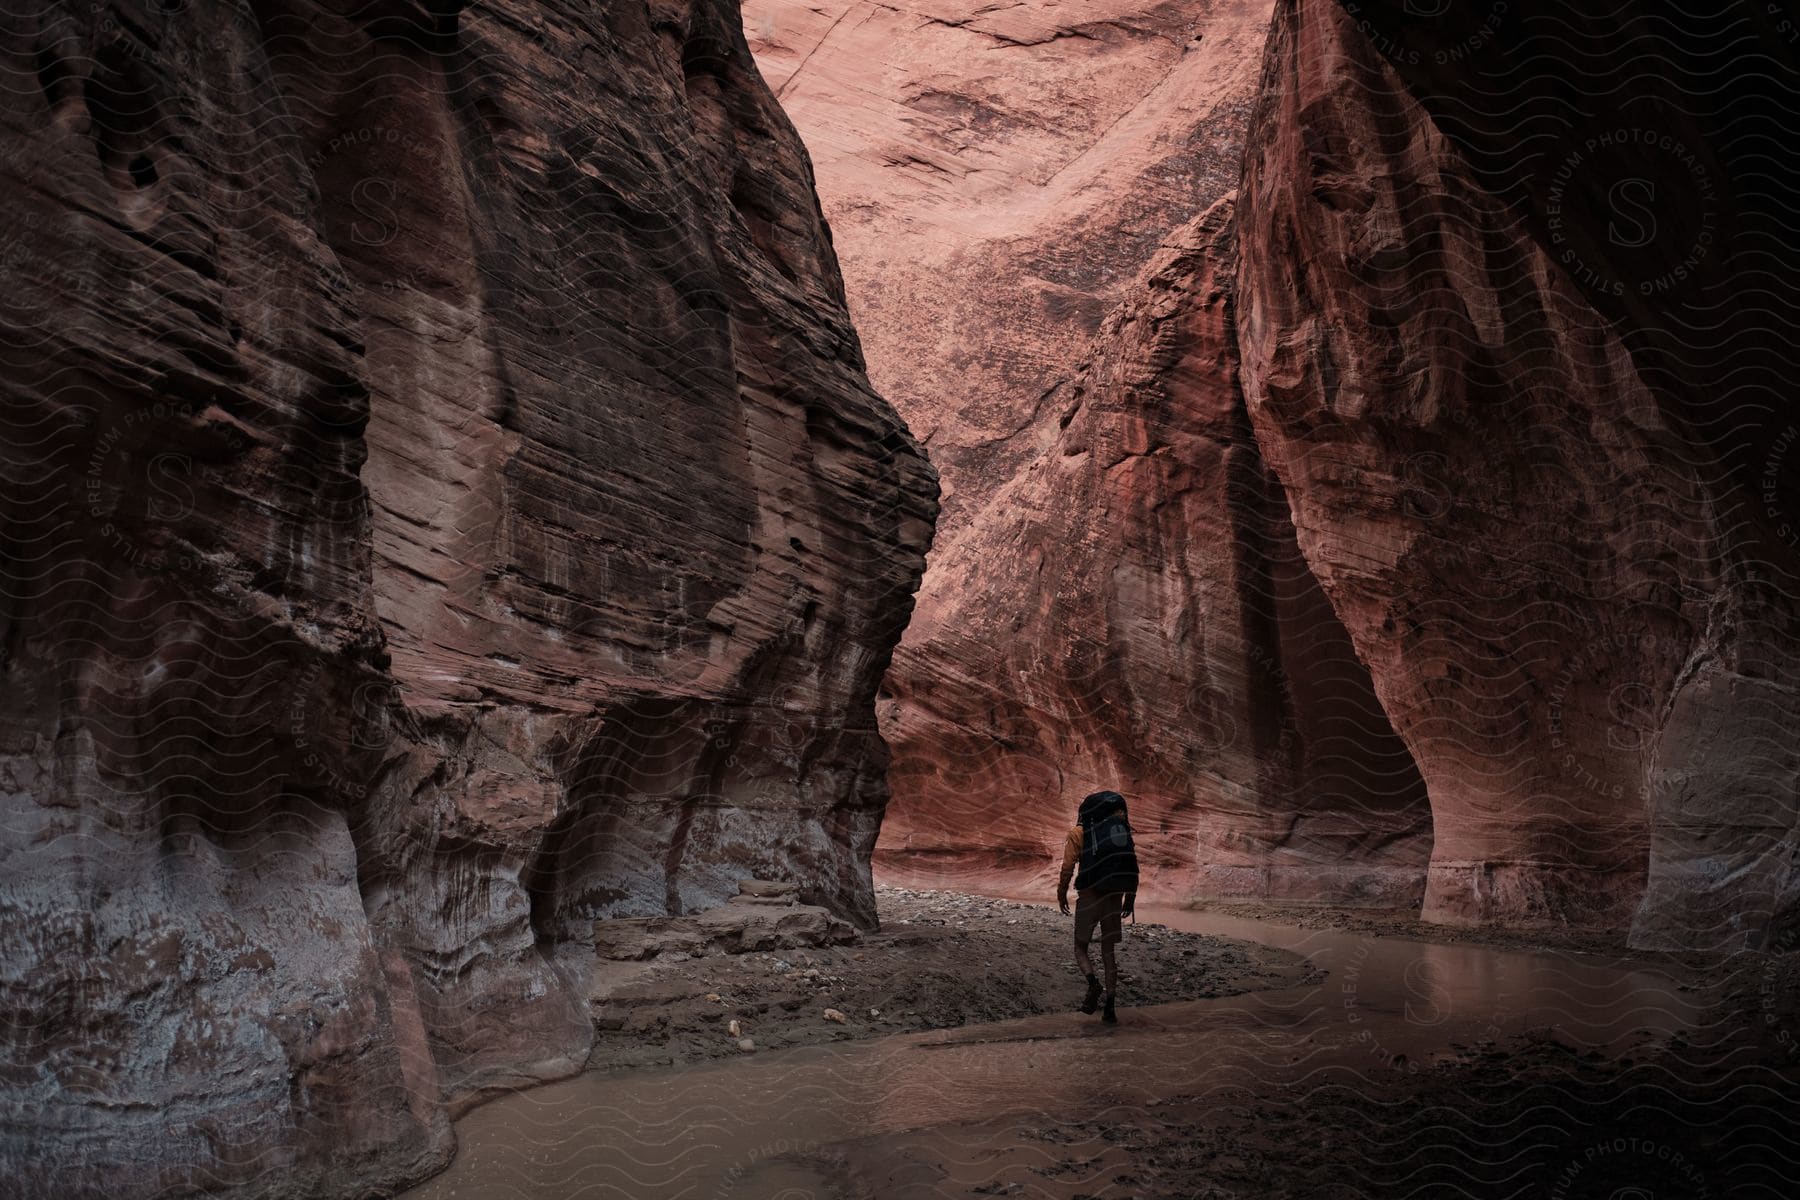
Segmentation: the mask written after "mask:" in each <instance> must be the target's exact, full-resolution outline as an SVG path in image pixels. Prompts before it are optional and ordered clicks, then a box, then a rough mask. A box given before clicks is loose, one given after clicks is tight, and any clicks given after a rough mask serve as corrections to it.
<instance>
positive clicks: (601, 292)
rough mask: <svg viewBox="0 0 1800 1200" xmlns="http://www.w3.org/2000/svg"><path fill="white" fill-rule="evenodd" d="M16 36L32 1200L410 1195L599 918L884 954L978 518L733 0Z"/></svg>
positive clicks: (21, 709)
mask: <svg viewBox="0 0 1800 1200" xmlns="http://www.w3.org/2000/svg"><path fill="white" fill-rule="evenodd" d="M0 28H3V29H4V36H3V38H0V63H3V64H4V70H5V94H6V96H7V97H8V103H7V105H6V110H5V114H4V118H3V120H0V138H3V139H4V149H5V153H4V155H3V156H0V161H3V162H4V163H5V166H4V168H0V170H3V171H4V178H5V195H6V197H7V202H8V207H9V210H10V216H11V219H12V228H13V230H14V233H13V234H12V235H11V237H10V238H9V240H8V242H7V245H6V247H5V251H4V261H5V262H6V264H7V270H6V278H7V288H6V290H5V294H4V296H0V319H3V320H4V323H5V326H6V330H7V337H6V338H5V339H4V345H5V349H4V351H3V353H4V356H5V363H4V366H5V369H4V370H3V371H0V389H3V390H4V406H3V407H0V413H3V414H4V415H3V416H0V422H3V426H0V446H3V447H4V449H3V450H0V454H4V456H5V460H6V469H5V471H4V472H3V473H0V477H3V478H4V480H5V482H4V485H3V490H0V514H3V516H4V523H3V525H0V537H3V538H4V539H5V562H6V568H5V575H4V589H3V592H0V598H3V602H4V610H3V615H0V647H3V650H0V655H3V658H0V674H3V677H4V682H5V687H4V689H3V690H0V864H3V866H4V873H3V881H0V1013H3V1019H4V1023H5V1026H6V1028H7V1029H8V1030H9V1031H10V1032H9V1035H8V1039H7V1049H6V1051H5V1053H4V1055H0V1073H3V1075H4V1080H5V1083H4V1086H0V1180H4V1183H5V1190H7V1191H8V1192H9V1193H15V1194H45V1193H46V1192H48V1191H52V1190H53V1191H55V1192H56V1194H58V1195H68V1196H108V1197H122V1196H132V1195H149V1194H162V1193H164V1192H169V1191H183V1190H186V1189H190V1188H200V1187H205V1188H208V1189H214V1190H227V1191H229V1190H232V1189H250V1190H258V1191H259V1192H260V1191H263V1190H266V1191H268V1192H271V1193H273V1192H283V1193H292V1194H301V1193H317V1194H346V1193H350V1192H359V1193H360V1192H361V1191H362V1190H364V1189H368V1188H391V1187H393V1186H395V1185H397V1184H398V1183H400V1182H401V1181H403V1180H406V1179H409V1178H413V1177H416V1176H418V1175H419V1174H421V1173H423V1172H425V1171H428V1170H430V1169H432V1168H433V1167H435V1166H437V1165H440V1164H441V1163H443V1162H444V1161H445V1160H446V1157H447V1155H448V1154H449V1152H450V1148H451V1139H450V1132H449V1127H448V1121H447V1114H448V1113H449V1112H450V1111H453V1110H454V1109H455V1107H456V1106H458V1105H460V1104H463V1103H466V1102H467V1101H468V1100H469V1098H471V1097H474V1096H476V1095H478V1094H480V1092H481V1091H482V1090H483V1089H486V1088H489V1087H493V1086H498V1085H504V1084H509V1083H515V1082H519V1081H525V1080H531V1079H542V1078H547V1077H551V1076H554V1075H557V1074H563V1073H567V1072H569V1071H572V1070H575V1069H577V1068H578V1067H579V1065H580V1064H581V1062H582V1061H583V1059H584V1057H585V1055H586V1053H587V1050H588V1047H589V1044H590V1042H591V1038H592V1028H591V1024H590V1022H589V1019H588V1016H587V1014H586V1012H585V1011H584V1009H583V1007H582V1004H581V998H582V997H583V996H584V995H585V991H584V988H583V984H582V975H583V972H584V970H585V968H586V964H587V961H588V959H590V958H591V955H592V949H591V938H592V933H591V930H592V927H593V922H594V920H595V919H596V918H604V917H630V916H640V915H651V914H660V913H681V912H687V911H692V910H694V909H697V908H701V907H704V906H706V905H707V904H709V903H713V902H715V901H718V900H721V899H723V898H724V897H725V896H727V895H729V894H730V893H731V892H732V891H733V890H734V888H735V886H736V881H737V879H738V878H739V877H741V876H745V875H761V876H766V877H772V878H784V879H791V880H794V881H796V882H798V883H800V884H801V885H802V891H803V894H804V895H805V896H806V897H807V898H808V899H809V900H813V901H819V902H823V903H825V904H827V905H829V906H831V907H832V908H834V909H835V910H837V911H838V912H839V913H841V914H843V915H846V916H848V917H851V918H853V919H855V920H857V921H860V922H863V923H867V922H869V921H870V920H871V919H872V915H873V910H872V897H871V893H870V889H869V876H868V857H869V853H870V851H871V848H872V846H873V843H874V840H875V836H876V832H877V829H878V825H879V822H880V818H881V812H882V806H883V804H884V802H885V799H886V788H885V782H884V767H885V752H884V750H883V747H882V743H881V739H880V737H879V736H878V734H877V732H876V728H875V723H874V714H873V698H874V693H875V688H876V685H877V682H878V680H879V679H880V677H881V674H882V672H883V670H884V669H885V667H886V664H887V660H888V657H889V655H890V653H891V650H892V648H893V645H894V643H895V642H896V640H897V639H898V637H899V634H900V631H901V629H902V628H903V626H904V624H905V622H906V619H907V616H908V612H909V609H910V607H911V604H910V593H911V591H912V589H913V587H914V586H915V584H916V582H917V579H918V576H919V572H920V570H921V566H922V554H923V550H924V547H925V544H926V542H927V540H928V537H929V530H930V524H931V520H932V516H933V511H934V500H933V497H934V484H933V479H932V474H931V472H930V470H929V468H928V467H927V466H926V465H925V464H924V461H923V459H922V458H921V456H920V455H919V454H918V452H917V450H916V448H915V446H914V444H913V442H912V440H911V439H910V437H909V436H908V434H907V433H906V431H905V429H904V428H903V427H902V425H901V424H900V422H899V421H898V420H897V419H896V417H895V415H894V414H893V413H892V411H891V410H890V409H889V408H888V407H887V406H886V405H885V404H884V403H883V402H882V401H881V400H879V399H878V398H877V397H876V395H875V394H874V393H873V392H872V391H871V390H870V388H869V385H868V383H867V381H866V379H865V377H864V373H863V366H862V360H861V354H860V351H859V349H858V345H857V342H856V338H855V336H854V334H853V333H852V331H851V328H850V324H849V320H848V317H847V315H846V312H845V309H844V305H843V301H842V295H841V284H840V280H839V276H838V272H837V267H836V265H835V262H834V260H833V256H832V254H831V251H830V249H829V243H828V239H827V236H826V234H825V230H824V226H823V223H822V220H821V218H820V214H819V210H818V207H817V204H816V202H815V200H814V198H813V196H812V193H811V178H810V170H809V167H808V165H807V161H806V158H805V156H804V153H803V152H802V150H801V148H800V144H799V142H798V140H797V138H796V137H795V135H794V133H793V131H792V129H791V127H790V126H789V124H788V123H787V121H786V120H785V118H784V117H783V116H782V114H781V112H780V109H779V108H778V106H777V105H776V104H775V102H774V100H773V98H772V96H771V95H770V94H769V92H768V90H767V89H766V87H765V86H764V85H763V84H762V83H761V81H760V79H759V78H758V76H757V74H756V72H755V69H754V66H753V64H752V62H751V60H750V58H749V55H748V52H747V49H746V47H745V45H744V43H743V39H742V35H741V32H740V31H739V28H738V25H737V13H736V10H735V7H734V6H732V5H730V4H728V3H725V2H723V0H688V2H684V0H669V2H662V0H658V2H657V3H653V4H651V5H649V6H647V7H646V6H641V5H625V4H620V5H603V6H598V7H597V8H596V7H593V6H582V5H563V4H558V3H541V4H540V3H526V2H523V0H498V2H497V3H483V4H477V5H471V6H468V7H463V6H461V5H459V4H455V3H448V4H436V3H434V4H430V5H419V4H409V3H406V2H405V0H394V2H393V3H381V4H375V5H367V4H362V3H348V2H345V3H335V2H333V0H324V2H322V3H309V2H307V0H270V2H267V3H254V4H248V5H243V6H237V7H228V6H184V5H164V6H162V7H161V8H158V7H156V6H151V7H149V8H146V7H144V6H143V5H136V6H133V5H125V4H118V5H106V4H102V5H97V6H88V5H73V4H51V5H36V6H32V5H27V6H25V8H23V9H17V8H15V10H14V11H11V12H9V13H8V14H7V15H6V16H5V17H4V18H3V25H0ZM52 1180H54V1184H52V1182H51V1181H52Z"/></svg>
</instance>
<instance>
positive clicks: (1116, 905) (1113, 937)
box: [1075, 892, 1125, 946]
mask: <svg viewBox="0 0 1800 1200" xmlns="http://www.w3.org/2000/svg"><path fill="white" fill-rule="evenodd" d="M1124 906H1125V894H1124V893H1123V892H1101V893H1099V894H1095V893H1091V892H1081V893H1079V894H1078V895H1077V896H1076V897H1075V944H1076V945H1078V946H1085V945H1087V944H1088V943H1089V942H1091V941H1093V940H1094V926H1095V925H1098V926H1100V940H1101V941H1102V942H1116V941H1118V940H1119V936H1120V932H1121V930H1120V927H1119V914H1120V912H1121V911H1122V910H1123V908H1124Z"/></svg>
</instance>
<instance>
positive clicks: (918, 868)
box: [881, 198, 1431, 905]
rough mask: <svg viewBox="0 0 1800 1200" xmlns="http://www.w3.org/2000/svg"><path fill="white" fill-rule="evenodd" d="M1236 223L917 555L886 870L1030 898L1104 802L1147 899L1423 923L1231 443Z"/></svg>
mask: <svg viewBox="0 0 1800 1200" xmlns="http://www.w3.org/2000/svg"><path fill="white" fill-rule="evenodd" d="M1232 210H1233V205H1232V201H1231V200H1230V199H1229V198H1227V199H1225V200H1222V201H1220V202H1219V203H1218V204H1216V205H1215V206H1214V207H1213V208H1212V209H1210V210H1209V211H1208V212H1207V213H1205V214H1204V215H1202V216H1201V217H1199V218H1196V219H1195V220H1193V221H1191V222H1189V223H1187V224H1185V225H1183V226H1182V227H1181V228H1179V229H1177V230H1175V231H1174V232H1173V233H1172V234H1171V235H1170V237H1169V238H1168V239H1167V241H1166V243H1165V245H1164V247H1163V249H1162V250H1161V252H1160V253H1159V255H1158V256H1157V257H1156V259H1154V260H1153V261H1152V263H1151V265H1150V267H1149V268H1148V269H1147V271H1146V273H1145V275H1144V277H1143V278H1142V279H1141V280H1140V281H1139V282H1138V284H1137V285H1136V287H1135V288H1134V292H1135V294H1134V295H1133V296H1132V297H1131V299H1129V300H1128V301H1126V303H1124V304H1123V305H1121V306H1120V308H1119V309H1118V310H1117V311H1116V312H1115V313H1114V314H1113V315H1112V316H1111V317H1110V318H1109V319H1108V320H1107V322H1106V323H1105V324H1104V326H1103V327H1102V329H1101V330H1100V332H1099V334H1098V335H1097V336H1096V338H1095V340H1094V346H1093V350H1092V357H1091V359H1090V360H1089V361H1087V362H1085V363H1083V364H1082V365H1081V368H1080V369H1079V371H1078V372H1076V373H1075V374H1074V375H1073V376H1072V377H1071V378H1070V379H1069V380H1067V381H1066V382H1064V383H1062V384H1059V385H1058V386H1057V387H1056V388H1055V389H1054V390H1053V393H1052V395H1053V397H1054V404H1053V406H1051V407H1050V410H1049V411H1048V412H1046V413H1045V414H1044V416H1043V417H1042V418H1041V419H1040V420H1039V421H1038V422H1037V423H1036V424H1034V425H1032V426H1031V427H1030V428H1029V430H1028V431H1027V436H1028V438H1029V439H1030V441H1031V442H1032V444H1034V445H1035V446H1036V448H1037V453H1036V456H1035V457H1034V458H1033V459H1031V460H1030V463H1029V465H1028V466H1026V467H1025V468H1024V469H1022V470H1021V471H1020V472H1019V474H1018V475H1016V476H1015V477H1013V478H1012V479H1010V480H1008V481H1006V482H1005V483H1004V484H1002V485H1001V486H1000V488H999V489H998V490H997V491H996V492H995V493H994V496H993V499H992V500H991V502H990V503H989V504H988V505H987V506H986V507H985V508H984V509H983V510H982V511H980V512H978V513H976V514H975V515H974V516H973V517H972V518H971V519H970V521H969V522H968V524H967V525H966V526H965V527H964V528H963V529H962V530H961V531H959V532H958V533H956V534H954V535H952V537H951V539H950V540H949V542H948V544H946V545H943V546H940V548H939V549H938V550H936V551H934V554H933V558H932V566H931V570H930V571H929V573H928V574H927V576H926V583H925V585H924V587H923V588H922V590H921V593H920V603H919V613H918V616H917V618H916V619H915V621H914V624H913V626H912V628H911V629H910V630H909V631H908V636H907V641H906V645H905V646H904V647H903V649H902V651H901V652H900V655H899V656H898V657H897V659H896V661H895V668H894V670H893V671H892V672H891V673H890V676H889V682H888V684H887V689H886V690H887V692H888V695H887V696H885V697H884V699H883V700H882V710H883V711H882V719H883V726H884V728H885V729H886V730H887V731H888V733H889V736H890V737H891V738H892V739H893V740H894V743H895V748H896V763H895V770H894V776H895V779H894V785H895V789H896V794H897V795H899V796H902V797H904V803H897V804H896V805H894V806H893V807H892V808H891V809H890V812H889V816H888V820H887V823H886V825H885V826H884V829H883V833H882V843H881V847H882V855H881V863H882V869H883V871H884V872H885V873H886V874H888V875H890V876H893V877H896V878H911V879H920V880H925V879H932V880H946V879H951V880H956V881H958V882H960V883H962V884H965V885H973V886H978V887H981V886H985V887H993V886H996V884H998V885H999V886H1011V887H1021V886H1032V887H1036V888H1040V889H1041V888H1043V887H1045V886H1046V882H1047V878H1049V879H1053V878H1054V871H1055V867H1056V861H1055V859H1054V858H1053V857H1051V856H1050V853H1049V852H1050V851H1051V850H1052V849H1060V837H1061V833H1062V831H1063V830H1064V829H1066V828H1067V827H1068V826H1069V824H1070V823H1071V822H1072V821H1073V817H1074V804H1075V802H1076V801H1078V800H1079V799H1080V798H1081V797H1082V796H1083V795H1085V794H1087V793H1088V792H1090V791H1093V790H1096V789H1098V788H1100V787H1116V788H1119V789H1121V790H1122V791H1124V792H1125V793H1126V794H1127V795H1128V796H1129V797H1130V800H1131V804H1132V811H1133V825H1134V826H1135V827H1136V829H1137V831H1138V838H1139V854H1140V861H1141V862H1142V864H1143V866H1144V868H1145V872H1144V890H1145V891H1146V893H1150V894H1161V895H1170V896H1178V897H1181V898H1187V897H1191V896H1194V895H1205V896H1215V897H1216V896H1257V897H1269V898H1279V899H1305V900H1321V899H1323V900H1334V901H1339V902H1349V903H1377V904H1387V905H1406V904H1417V903H1418V901H1419V897H1420V895H1421V893H1422V890H1423V886H1424V872H1425V863H1426V860H1427V857H1428V856H1429V853H1430V844H1431V839H1430V820H1429V813H1428V812H1427V810H1426V807H1425V795H1424V789H1423V787H1422V785H1421V784H1420V780H1419V777H1418V774H1417V773H1416V771H1414V769H1413V766H1412V763H1411V760H1410V758H1409V757H1408V755H1407V752H1406V749H1405V747H1404V746H1403V745H1402V744H1401V743H1400V741H1399V739H1398V738H1396V737H1395V735H1394V732H1393V730H1392V729H1391V728H1390V727H1389V726H1388V724H1387V720H1386V718H1385V717H1384V716H1383V714H1382V710H1381V706H1380V703H1379V702H1378V701H1377V700H1376V698H1375V695H1374V693H1373V691H1372V690H1371V688H1370V684H1369V678H1368V674H1367V672H1366V671H1365V670H1364V669H1363V667H1362V666H1361V664H1360V663H1358V662H1357V660H1356V656H1355V654H1354V652H1353V650H1352V647H1351V644H1350V641H1349V639H1348V637H1347V636H1346V635H1345V632H1344V630H1343V628H1342V626H1340V625H1339V624H1338V623H1337V621H1336V619H1335V617H1334V616H1333V614H1332V610H1331V607H1330V605H1329V603H1327V601H1326V599H1325V596H1324V594H1323V593H1322V592H1321V591H1320V590H1319V587H1318V584H1317V583H1316V581H1315V580H1314V579H1313V578H1312V575H1311V573H1310V572H1309V570H1308V568H1307V566H1306V563H1305V561H1304V560H1303V559H1302V558H1301V556H1300V553H1299V550H1298V548H1297V547H1296V545H1295V540H1294V530H1293V527H1292V525H1291V524H1290V523H1289V520H1288V514H1287V503H1286V499H1285V497H1284V496H1283V495H1282V493H1281V490H1280V487H1279V485H1278V484H1277V483H1276V482H1275V481H1274V479H1273V478H1272V477H1271V475H1270V474H1269V472H1268V470H1267V468H1266V467H1264V465H1263V463H1262V461H1261V458H1260V456H1259V454H1258V451H1257V448H1256V444H1255V442H1254V440H1253V438H1252V437H1251V433H1250V426H1249V421H1248V418H1247V416H1246V413H1245V409H1244V400H1243V395H1242V393H1241V392H1240V390H1239V388H1238V380H1237V346H1236V340H1235V331H1234V328H1233V320H1232V309H1233V292H1234V290H1235V280H1234V275H1235V270H1236V254H1235V232H1234V222H1233V218H1232Z"/></svg>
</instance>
